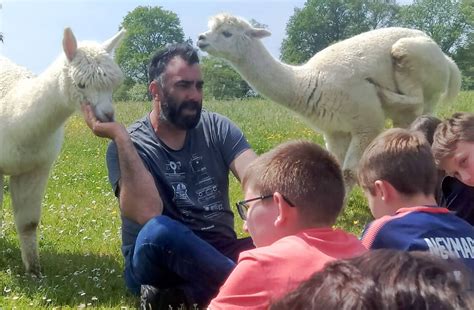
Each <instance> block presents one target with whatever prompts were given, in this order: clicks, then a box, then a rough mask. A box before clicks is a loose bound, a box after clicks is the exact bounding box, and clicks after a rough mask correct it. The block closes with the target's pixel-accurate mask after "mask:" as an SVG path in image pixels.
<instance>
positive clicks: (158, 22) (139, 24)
mask: <svg viewBox="0 0 474 310" xmlns="http://www.w3.org/2000/svg"><path fill="white" fill-rule="evenodd" d="M120 26H121V27H123V28H125V29H126V30H127V35H126V37H125V39H124V41H123V42H122V44H121V45H120V47H119V48H118V49H117V50H116V53H115V57H116V60H117V63H118V64H119V65H120V67H121V68H122V70H123V71H124V74H125V76H126V77H128V78H130V79H132V80H133V81H134V82H135V83H139V84H148V63H149V61H150V57H151V55H152V54H153V52H155V51H156V50H157V49H159V48H162V47H164V46H165V45H166V44H168V43H175V42H184V32H183V29H182V27H181V24H180V21H179V18H178V16H177V15H176V14H175V13H173V12H171V11H167V10H164V9H162V8H161V7H159V6H156V7H151V6H139V7H137V8H135V9H134V10H133V11H131V12H129V13H128V14H127V15H126V16H125V17H124V19H123V21H122V24H121V25H120ZM132 86H133V85H132Z"/></svg>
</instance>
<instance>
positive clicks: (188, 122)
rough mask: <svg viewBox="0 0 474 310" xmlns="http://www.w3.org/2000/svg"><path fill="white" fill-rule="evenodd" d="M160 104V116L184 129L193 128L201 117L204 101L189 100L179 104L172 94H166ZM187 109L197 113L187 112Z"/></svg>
mask: <svg viewBox="0 0 474 310" xmlns="http://www.w3.org/2000/svg"><path fill="white" fill-rule="evenodd" d="M160 106H161V109H160V118H161V119H163V120H165V121H167V122H169V123H171V124H173V125H174V126H176V127H178V128H180V129H183V130H188V129H193V128H194V127H196V125H197V124H198V123H199V120H200V119H201V110H202V103H201V102H199V101H194V100H187V101H183V102H182V103H181V104H179V103H178V102H177V101H176V100H175V99H174V98H173V97H172V96H167V95H165V98H164V100H163V101H162V102H161V103H160ZM185 110H194V111H195V113H193V114H187V113H185V112H184V111H185Z"/></svg>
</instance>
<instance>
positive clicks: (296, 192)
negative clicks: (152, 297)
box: [209, 141, 366, 310]
mask: <svg viewBox="0 0 474 310" xmlns="http://www.w3.org/2000/svg"><path fill="white" fill-rule="evenodd" d="M242 188H243V191H244V193H245V200H243V201H241V202H239V203H238V204H237V208H238V211H239V214H240V216H241V217H242V219H243V220H244V221H245V222H244V229H245V230H246V231H248V232H249V233H250V236H251V237H252V239H253V242H254V244H255V246H256V247H257V248H256V249H252V250H249V251H245V252H242V253H241V255H240V256H239V262H238V264H237V266H236V267H235V269H234V271H233V272H232V273H231V274H230V276H229V278H228V279H227V281H226V282H225V283H224V285H223V286H222V287H221V289H220V291H219V294H218V295H217V297H215V298H214V299H213V300H212V301H211V303H210V306H209V309H212V310H218V309H226V310H227V309H230V310H232V309H267V308H268V306H269V305H270V303H271V302H272V301H273V300H276V299H278V298H279V297H281V296H283V295H284V294H285V293H287V292H288V291H290V290H293V289H295V288H296V287H297V286H298V284H300V283H301V282H302V281H304V280H306V279H308V278H309V277H310V276H311V275H312V274H313V273H314V272H316V271H319V270H321V269H322V268H323V267H324V265H325V264H326V263H327V262H329V261H332V260H335V259H340V258H348V257H352V256H355V255H359V254H361V253H364V252H365V251H366V249H365V247H364V246H363V245H362V244H361V242H360V241H359V240H358V239H357V238H356V237H355V236H353V235H351V234H349V233H346V232H344V231H342V230H339V229H334V228H332V226H333V225H334V223H335V222H336V218H337V216H338V215H339V213H340V211H341V209H342V206H343V200H344V183H343V178H342V173H341V169H340V167H339V165H338V163H337V161H336V159H335V158H334V157H333V156H332V155H331V154H330V153H329V152H327V151H326V150H324V149H323V148H321V147H320V146H318V145H317V144H314V143H311V142H306V141H294V142H287V143H284V144H282V145H280V146H278V147H276V148H275V149H273V150H271V151H269V152H268V153H265V154H263V155H261V156H260V157H259V158H257V159H256V160H254V161H253V162H252V163H251V164H250V165H249V167H248V168H247V170H246V172H245V174H244V177H243V180H242Z"/></svg>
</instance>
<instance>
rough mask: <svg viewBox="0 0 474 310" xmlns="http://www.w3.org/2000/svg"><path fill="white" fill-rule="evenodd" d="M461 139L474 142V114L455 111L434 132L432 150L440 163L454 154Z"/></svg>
mask: <svg viewBox="0 0 474 310" xmlns="http://www.w3.org/2000/svg"><path fill="white" fill-rule="evenodd" d="M459 141H466V142H474V114H472V113H466V112H463V113H454V114H453V116H452V117H451V118H448V119H446V120H444V121H443V122H442V123H441V124H440V125H438V127H437V128H436V131H435V133H434V137H433V145H432V151H433V156H434V158H435V160H436V163H437V164H438V165H439V164H440V163H441V162H442V161H443V160H444V159H446V158H448V157H451V156H452V155H453V154H454V150H455V149H456V145H457V143H458V142H459Z"/></svg>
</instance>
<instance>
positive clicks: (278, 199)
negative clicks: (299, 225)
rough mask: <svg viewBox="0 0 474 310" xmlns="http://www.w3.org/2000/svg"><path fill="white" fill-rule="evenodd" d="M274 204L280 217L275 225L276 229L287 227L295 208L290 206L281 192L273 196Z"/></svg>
mask: <svg viewBox="0 0 474 310" xmlns="http://www.w3.org/2000/svg"><path fill="white" fill-rule="evenodd" d="M273 202H274V203H275V204H276V205H277V207H278V216H277V218H276V219H275V222H274V223H273V224H274V225H275V227H278V226H282V225H285V224H286V223H287V222H288V221H289V220H290V219H291V217H292V213H293V212H294V209H295V208H294V207H292V206H290V205H289V204H288V202H287V201H286V199H285V198H283V195H282V194H280V193H279V192H275V193H274V194H273Z"/></svg>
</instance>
